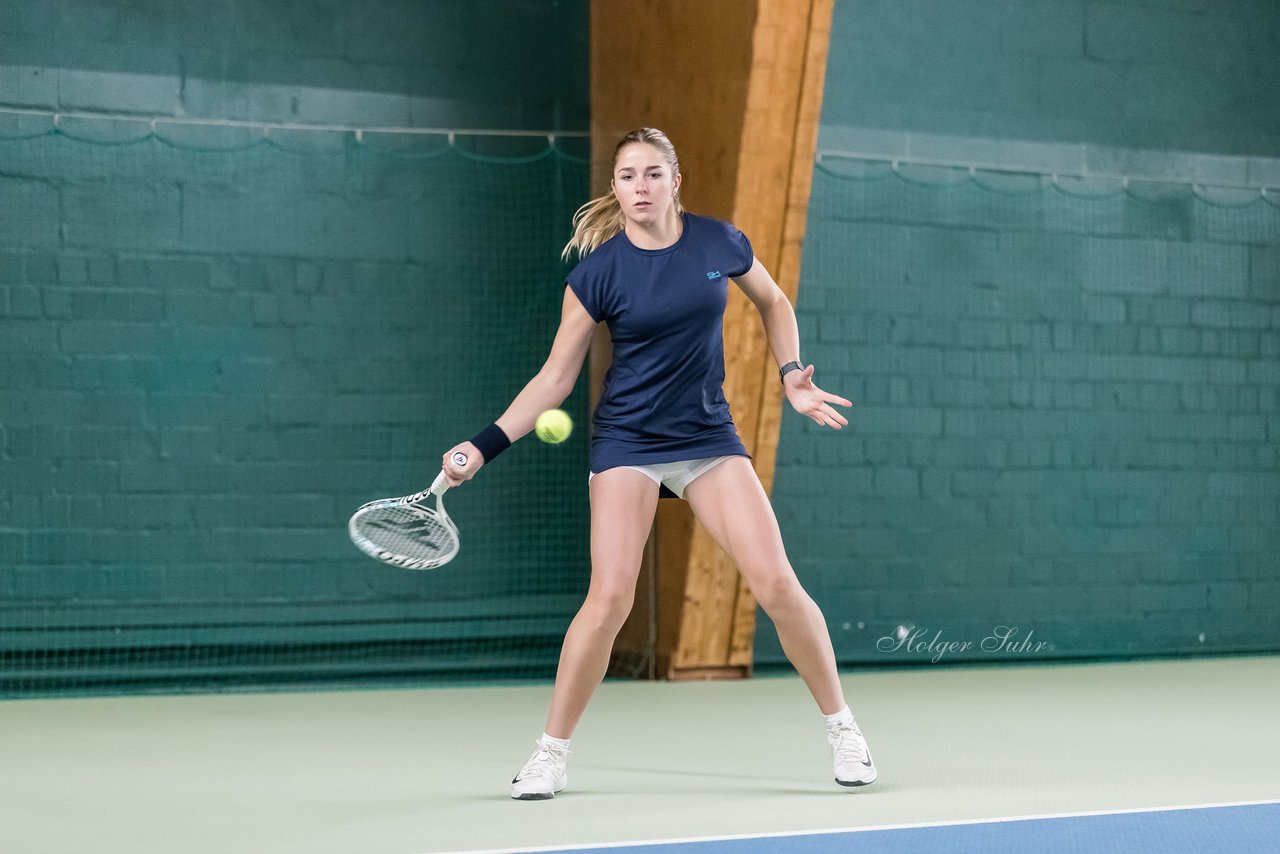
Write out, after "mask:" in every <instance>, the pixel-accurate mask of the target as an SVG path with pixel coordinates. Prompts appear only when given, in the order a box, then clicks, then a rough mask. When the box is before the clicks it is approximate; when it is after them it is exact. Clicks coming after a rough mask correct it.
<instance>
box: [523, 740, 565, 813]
mask: <svg viewBox="0 0 1280 854" xmlns="http://www.w3.org/2000/svg"><path fill="white" fill-rule="evenodd" d="M568 756H569V751H567V750H561V749H560V748H558V747H555V746H553V745H550V744H543V743H542V741H541V740H539V741H538V749H537V750H535V751H534V752H533V756H530V757H529V761H528V762H526V763H525V764H524V767H523V768H521V769H520V773H519V774H517V775H516V776H515V777H514V778H513V779H512V780H511V797H513V798H515V799H516V800H520V801H542V800H546V799H547V798H554V797H555V796H556V792H562V791H564V787H565V786H567V785H569V774H568V772H567V771H566V770H565V763H566V760H567V758H568Z"/></svg>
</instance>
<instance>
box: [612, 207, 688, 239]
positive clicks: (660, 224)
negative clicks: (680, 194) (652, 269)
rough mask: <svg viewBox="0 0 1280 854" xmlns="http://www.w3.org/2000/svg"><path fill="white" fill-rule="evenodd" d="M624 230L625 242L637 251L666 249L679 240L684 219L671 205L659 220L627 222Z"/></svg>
mask: <svg viewBox="0 0 1280 854" xmlns="http://www.w3.org/2000/svg"><path fill="white" fill-rule="evenodd" d="M624 230H625V231H626V233H627V240H630V241H631V245H632V246H635V247H636V248H638V249H666V248H667V247H668V246H670V245H671V244H673V243H675V242H676V241H677V240H679V239H680V233H681V232H682V231H684V219H683V218H682V217H681V216H680V214H678V213H676V207H675V205H672V206H671V207H670V208H669V209H668V211H667V215H666V216H664V217H663V218H662V219H661V220H658V221H656V222H650V223H644V224H640V223H636V222H632V221H631V220H627V224H626V225H625V226H624Z"/></svg>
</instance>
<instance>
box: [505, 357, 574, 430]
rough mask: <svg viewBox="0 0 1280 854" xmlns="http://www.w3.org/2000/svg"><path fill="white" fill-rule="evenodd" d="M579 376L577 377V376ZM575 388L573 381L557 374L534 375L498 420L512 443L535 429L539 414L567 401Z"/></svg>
mask: <svg viewBox="0 0 1280 854" xmlns="http://www.w3.org/2000/svg"><path fill="white" fill-rule="evenodd" d="M574 379H575V380H576V377H575V378H574ZM571 391H573V381H572V380H570V381H568V382H566V381H565V380H557V379H555V378H554V377H550V376H547V375H544V374H542V373H538V374H536V375H535V376H534V377H533V379H531V380H529V382H528V383H526V384H525V387H524V388H523V389H521V390H520V393H519V394H517V395H516V398H515V400H513V401H511V405H510V406H508V407H507V411H506V412H504V413H502V415H501V417H499V418H498V421H497V424H498V426H499V427H500V428H502V432H503V433H506V434H507V438H508V439H510V440H511V441H512V442H513V443H514V442H515V441H516V440H517V439H519V438H520V437H521V436H523V435H525V434H526V433H528V432H530V431H531V430H533V425H534V422H535V421H537V420H538V416H539V415H540V414H542V413H543V412H545V411H546V410H548V409H556V408H558V407H559V406H560V404H562V403H564V399H565V398H566V397H568V396H569V392H571Z"/></svg>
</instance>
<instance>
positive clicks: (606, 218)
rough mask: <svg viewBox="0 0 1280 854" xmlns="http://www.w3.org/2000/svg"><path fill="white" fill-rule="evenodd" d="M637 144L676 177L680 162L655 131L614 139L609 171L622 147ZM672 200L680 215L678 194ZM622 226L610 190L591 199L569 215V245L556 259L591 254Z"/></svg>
mask: <svg viewBox="0 0 1280 854" xmlns="http://www.w3.org/2000/svg"><path fill="white" fill-rule="evenodd" d="M637 142H643V143H647V144H649V145H652V146H653V147H654V148H656V149H658V153H659V154H661V155H662V159H663V160H665V161H667V166H669V167H670V168H671V176H672V178H674V177H675V176H677V175H679V174H680V161H679V160H677V159H676V147H675V146H674V145H672V144H671V140H669V139H667V135H666V134H665V133H663V132H662V131H660V130H658V129H657V128H640V129H638V130H633V131H631V133H628V134H627V135H625V136H624V137H622V139H620V140H618V144H617V145H615V146H614V147H613V160H612V161H611V163H610V171H612V168H613V164H616V163H617V162H618V152H620V151H622V149H623V148H624V147H625V146H628V145H632V144H634V143H637ZM673 201H674V204H675V208H676V214H682V213H684V205H682V204H680V193H679V191H677V192H676V195H675V198H674V200H673ZM626 224H627V220H626V217H625V216H624V215H623V213H622V205H620V204H619V203H618V197H617V196H615V195H614V194H613V191H612V190H610V191H609V192H607V193H605V194H604V195H603V196H599V197H597V198H594V199H592V200H591V201H589V202H587V203H586V204H585V205H583V206H582V207H580V208H578V210H577V213H575V214H574V215H573V237H571V238H569V242H568V243H566V244H565V247H564V251H563V252H561V253H560V257H561V258H562V259H564V260H565V261H568V260H569V256H570V255H571V254H572V253H574V252H577V253H578V257H579V258H581V257H582V256H583V255H586V254H588V253H589V252H592V251H594V250H595V249H596V248H597V247H598V246H600V244H601V243H604V242H605V241H606V240H608V239H609V238H611V237H613V236H614V235H615V234H617V233H618V232H619V231H622V227H623V226H624V225H626Z"/></svg>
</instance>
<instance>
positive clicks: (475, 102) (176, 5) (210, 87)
mask: <svg viewBox="0 0 1280 854" xmlns="http://www.w3.org/2000/svg"><path fill="white" fill-rule="evenodd" d="M587 38H588V30H587V7H586V0H542V2H515V0H508V2H497V0H493V1H492V2H467V3H459V2H451V0H376V2H360V3H342V2H333V0H328V2H307V3H303V2H296V0H295V2H272V3H258V2H252V1H251V0H223V2H218V3H209V2H196V0H138V2H132V3H128V4H123V3H109V2H88V0H64V2H60V3H54V2H22V3H0V105H8V106H24V107H35V108H42V109H51V108H58V109H64V110H103V111H124V112H138V113H146V114H160V115H185V116H210V117H217V118H230V119H248V120H262V121H298V122H334V123H365V124H379V125H384V124H385V125H395V126H401V125H408V126H414V127H418V126H424V127H450V128H456V127H464V128H503V129H537V130H585V129H586V128H587V122H588V112H587V109H588V86H587Z"/></svg>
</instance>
